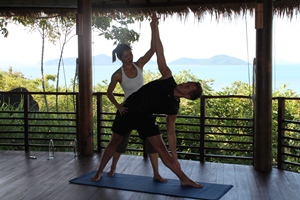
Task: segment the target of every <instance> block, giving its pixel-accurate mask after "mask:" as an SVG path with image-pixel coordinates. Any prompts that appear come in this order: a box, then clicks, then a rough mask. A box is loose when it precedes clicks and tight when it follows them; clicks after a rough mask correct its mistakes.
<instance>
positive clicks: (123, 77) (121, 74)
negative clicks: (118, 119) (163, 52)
mask: <svg viewBox="0 0 300 200" xmlns="http://www.w3.org/2000/svg"><path fill="white" fill-rule="evenodd" d="M151 29H152V24H151ZM152 33H153V32H152ZM154 53H155V48H154V41H153V34H152V39H151V47H150V49H149V50H148V51H147V52H146V54H145V55H144V56H142V57H141V58H139V59H138V61H137V62H133V54H132V51H131V47H130V46H128V45H126V44H119V45H118V46H117V47H116V48H115V49H114V51H113V62H114V61H115V60H116V55H117V57H118V59H119V60H120V61H121V62H122V64H123V65H122V66H121V67H120V68H119V69H118V70H117V71H115V72H114V73H113V75H112V76H111V81H110V84H109V86H108V89H107V96H108V98H109V100H110V101H111V102H112V103H113V104H114V105H115V106H116V108H117V109H118V111H119V112H120V114H121V115H122V114H124V113H126V111H127V109H126V107H123V103H124V101H125V100H126V99H127V97H129V96H130V95H131V94H132V93H133V92H135V91H137V90H138V89H139V88H140V87H142V86H143V85H144V76H143V67H144V65H145V64H146V63H147V62H148V61H149V60H150V59H151V57H152V56H153V54H154ZM117 83H120V85H121V87H122V89H123V91H124V101H123V102H122V103H118V102H117V101H116V99H115V97H114V95H113V91H114V89H115V87H116V85H117ZM129 136H130V133H128V134H127V137H125V136H124V137H123V138H122V141H121V142H120V144H119V145H118V147H117V150H116V153H115V154H114V156H113V161H112V165H111V169H110V171H109V172H108V175H110V176H113V175H114V173H115V171H116V166H117V163H118V160H119V158H120V156H121V153H124V152H125V151H126V148H127V143H128V140H129ZM145 147H146V152H147V153H148V155H149V157H150V160H151V164H152V167H153V173H154V176H153V179H154V180H156V181H160V182H162V183H165V182H167V180H166V179H164V178H163V177H161V176H160V174H159V170H158V154H157V152H156V151H155V149H154V147H153V146H152V145H151V143H150V142H149V141H148V140H146V141H145Z"/></svg>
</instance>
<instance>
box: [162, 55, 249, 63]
mask: <svg viewBox="0 0 300 200" xmlns="http://www.w3.org/2000/svg"><path fill="white" fill-rule="evenodd" d="M168 64H171V65H246V64H248V63H247V62H246V61H244V60H241V59H238V58H235V57H231V56H227V55H217V56H213V57H211V58H207V59H194V58H179V59H177V60H174V61H172V62H170V63H168Z"/></svg>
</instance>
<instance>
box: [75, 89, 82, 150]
mask: <svg viewBox="0 0 300 200" xmlns="http://www.w3.org/2000/svg"><path fill="white" fill-rule="evenodd" d="M75 97H76V107H75V109H76V140H77V141H79V135H80V133H79V131H80V128H79V103H78V102H79V93H78V92H77V93H76V95H75ZM80 149H81V143H80V142H78V150H79V152H81V150H80Z"/></svg>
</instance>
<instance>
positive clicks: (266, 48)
mask: <svg viewBox="0 0 300 200" xmlns="http://www.w3.org/2000/svg"><path fill="white" fill-rule="evenodd" d="M257 4H258V6H257V10H256V17H261V19H256V20H255V21H256V22H257V24H256V27H257V29H256V89H255V122H254V168H255V169H256V170H258V171H270V170H271V169H272V23H273V19H272V17H273V0H259V1H258V2H257Z"/></svg>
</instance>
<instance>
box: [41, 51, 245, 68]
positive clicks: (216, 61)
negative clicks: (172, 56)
mask: <svg viewBox="0 0 300 200" xmlns="http://www.w3.org/2000/svg"><path fill="white" fill-rule="evenodd" d="M92 61H93V64H94V65H111V64H113V65H114V64H117V65H120V61H117V62H115V63H112V58H111V57H110V56H107V55H105V54H99V55H97V56H93V60H92ZM63 62H64V65H67V66H68V65H75V64H76V58H75V57H73V58H64V59H63ZM57 64H58V59H54V60H49V61H47V62H45V65H57ZM155 64H156V61H153V60H150V61H149V62H148V65H155ZM168 64H169V65H246V64H247V62H246V61H244V60H241V59H238V58H235V57H231V56H227V55H217V56H213V57H211V58H208V59H194V58H179V59H177V60H174V61H172V62H168Z"/></svg>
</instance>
